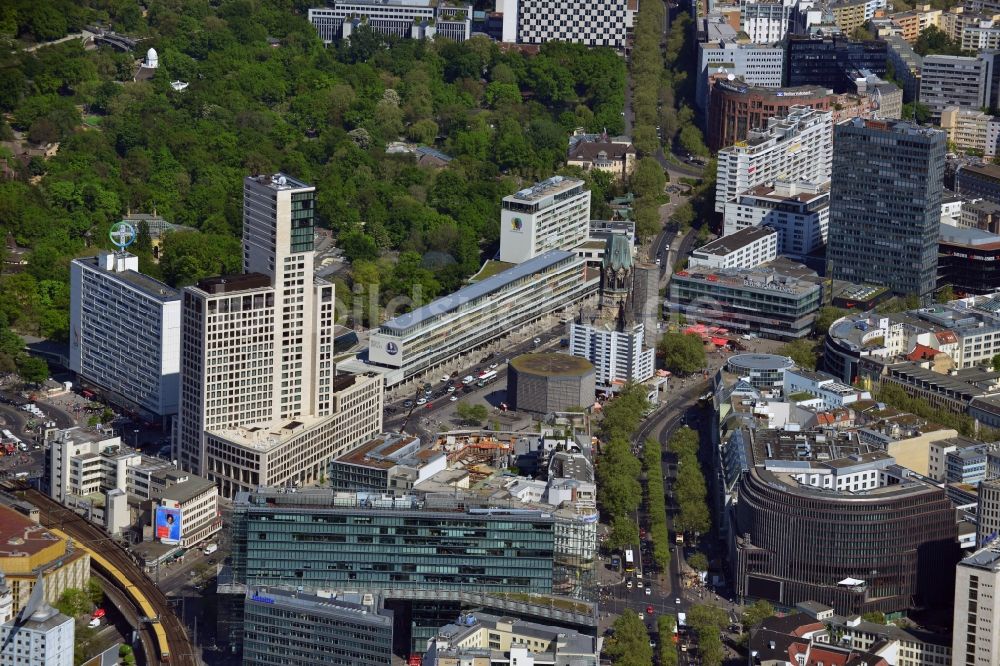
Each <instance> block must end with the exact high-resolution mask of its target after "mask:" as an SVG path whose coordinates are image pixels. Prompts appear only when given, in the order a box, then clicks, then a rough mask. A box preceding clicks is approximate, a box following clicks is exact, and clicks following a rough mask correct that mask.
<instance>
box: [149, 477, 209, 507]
mask: <svg viewBox="0 0 1000 666" xmlns="http://www.w3.org/2000/svg"><path fill="white" fill-rule="evenodd" d="M184 476H186V477H187V480H185V481H181V482H180V483H176V484H174V485H172V486H170V487H169V488H167V489H165V490H164V491H163V492H161V493H160V497H161V498H162V499H170V500H174V501H176V502H180V503H181V504H185V503H187V502H190V501H191V500H193V499H196V498H198V497H201V496H202V495H204V494H205V493H207V492H209V491H210V490H211V489H212V488H214V487H215V484H214V483H213V482H211V481H209V480H208V479H204V478H202V477H200V476H195V475H193V474H185V475H184Z"/></svg>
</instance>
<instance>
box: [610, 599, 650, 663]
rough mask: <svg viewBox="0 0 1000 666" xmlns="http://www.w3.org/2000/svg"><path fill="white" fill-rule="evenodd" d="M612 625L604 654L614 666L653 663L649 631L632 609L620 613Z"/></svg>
mask: <svg viewBox="0 0 1000 666" xmlns="http://www.w3.org/2000/svg"><path fill="white" fill-rule="evenodd" d="M613 627H614V633H613V635H612V636H611V637H610V638H609V639H608V640H607V642H606V643H605V645H604V655H605V656H606V657H608V658H609V659H611V661H612V663H613V664H614V665H615V666H649V665H650V664H651V663H653V648H651V647H650V646H649V633H648V632H647V631H646V625H645V624H643V621H642V620H640V619H639V615H638V614H637V613H636V612H635V611H634V610H632V609H628V610H626V611H625V612H624V613H622V615H621V616H619V618H618V619H617V620H615V623H614V625H613Z"/></svg>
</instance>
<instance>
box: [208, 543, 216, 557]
mask: <svg viewBox="0 0 1000 666" xmlns="http://www.w3.org/2000/svg"><path fill="white" fill-rule="evenodd" d="M217 550H219V546H218V544H214V543H210V544H208V545H207V546H205V554H206V555H211V554H212V553H214V552H215V551H217Z"/></svg>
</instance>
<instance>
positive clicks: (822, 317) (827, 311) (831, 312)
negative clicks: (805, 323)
mask: <svg viewBox="0 0 1000 666" xmlns="http://www.w3.org/2000/svg"><path fill="white" fill-rule="evenodd" d="M846 315H847V310H844V309H842V308H835V307H833V306H832V305H824V306H823V307H822V308H820V310H819V314H818V315H816V323H815V324H814V325H813V331H814V333H815V334H816V335H826V332H827V331H829V330H830V327H831V326H833V322H835V321H837V320H838V319H840V318H841V317H844V316H846Z"/></svg>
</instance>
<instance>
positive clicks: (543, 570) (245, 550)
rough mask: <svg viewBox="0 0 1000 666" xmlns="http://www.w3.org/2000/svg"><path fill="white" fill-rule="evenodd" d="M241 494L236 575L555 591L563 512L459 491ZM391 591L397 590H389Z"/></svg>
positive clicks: (301, 583)
mask: <svg viewBox="0 0 1000 666" xmlns="http://www.w3.org/2000/svg"><path fill="white" fill-rule="evenodd" d="M282 490H283V489H262V490H259V491H257V492H253V493H239V494H238V495H237V497H236V501H235V504H234V507H233V557H232V561H233V575H234V578H235V579H236V581H238V582H240V583H243V584H246V585H249V586H260V585H265V586H281V585H287V586H292V587H297V588H298V587H301V588H302V589H303V590H305V591H310V590H359V589H380V590H386V591H391V590H421V589H423V590H469V591H477V592H543V593H544V592H551V590H552V560H553V554H554V524H555V523H554V519H553V518H552V516H551V515H550V514H548V513H545V512H542V511H536V510H517V509H494V508H478V507H473V506H468V505H466V504H465V503H464V502H463V500H462V499H461V498H456V497H453V496H451V495H436V494H429V495H424V496H422V497H419V498H418V497H410V496H407V497H395V498H393V497H385V496H382V495H377V494H366V493H341V492H335V491H332V490H327V489H314V490H300V491H298V492H282ZM390 596H391V595H390Z"/></svg>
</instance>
